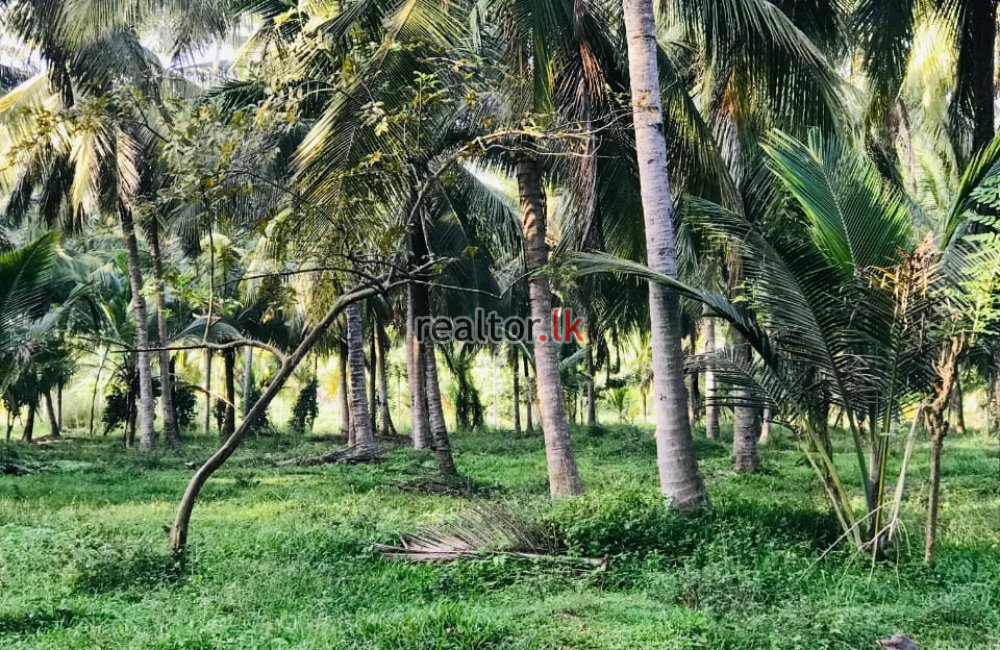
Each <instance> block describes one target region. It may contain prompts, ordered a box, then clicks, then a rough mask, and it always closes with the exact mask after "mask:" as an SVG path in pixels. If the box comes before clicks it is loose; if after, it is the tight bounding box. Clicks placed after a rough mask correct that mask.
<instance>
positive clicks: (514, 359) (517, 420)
mask: <svg viewBox="0 0 1000 650" xmlns="http://www.w3.org/2000/svg"><path fill="white" fill-rule="evenodd" d="M510 356H511V359H510V362H511V364H512V367H513V369H514V372H513V373H512V375H513V377H514V387H513V389H514V434H515V435H521V381H520V379H521V374H520V373H521V371H520V369H519V368H518V357H519V356H520V354H519V353H518V351H517V348H512V349H511V355H510Z"/></svg>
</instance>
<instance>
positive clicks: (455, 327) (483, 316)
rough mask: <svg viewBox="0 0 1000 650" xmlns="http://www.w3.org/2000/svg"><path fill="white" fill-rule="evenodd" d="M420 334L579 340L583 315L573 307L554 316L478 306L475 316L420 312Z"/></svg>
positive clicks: (438, 339) (469, 339) (440, 338)
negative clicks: (524, 315)
mask: <svg viewBox="0 0 1000 650" xmlns="http://www.w3.org/2000/svg"><path fill="white" fill-rule="evenodd" d="M415 324H416V334H417V339H418V340H420V341H432V342H434V343H449V342H451V341H459V342H463V343H478V344H490V343H496V344H501V343H516V342H518V341H536V340H538V341H557V342H560V343H562V342H566V341H570V340H575V341H576V342H577V343H582V342H583V334H581V332H580V329H581V328H582V327H583V319H582V318H579V317H574V316H573V310H571V309H555V310H553V311H552V320H551V321H550V322H545V321H544V319H541V318H522V317H520V316H509V317H507V318H504V317H502V316H500V314H497V313H496V312H492V311H491V312H487V311H486V310H484V309H482V308H477V309H476V311H475V312H474V313H473V315H472V316H458V317H457V318H446V317H443V316H420V317H418V318H417V319H416V323H415Z"/></svg>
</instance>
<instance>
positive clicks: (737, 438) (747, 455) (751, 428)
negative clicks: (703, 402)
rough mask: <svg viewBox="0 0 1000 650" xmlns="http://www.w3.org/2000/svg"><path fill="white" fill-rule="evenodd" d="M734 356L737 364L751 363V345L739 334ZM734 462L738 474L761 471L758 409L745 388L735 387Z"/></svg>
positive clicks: (734, 346) (736, 334) (735, 336)
mask: <svg viewBox="0 0 1000 650" xmlns="http://www.w3.org/2000/svg"><path fill="white" fill-rule="evenodd" d="M733 356H734V358H735V360H736V362H737V363H743V364H745V363H749V361H750V345H749V344H748V343H747V341H746V339H744V338H743V337H742V336H741V335H740V334H739V333H738V332H733ZM733 399H734V401H735V405H734V407H733V461H734V464H735V466H736V471H737V472H738V473H746V472H756V471H757V470H759V469H760V460H759V458H758V457H757V438H758V436H759V431H760V429H759V422H760V419H759V418H758V416H757V409H756V408H754V407H753V406H749V405H748V404H747V402H748V401H749V400H750V395H749V393H748V392H747V390H746V389H745V388H741V387H739V386H734V387H733Z"/></svg>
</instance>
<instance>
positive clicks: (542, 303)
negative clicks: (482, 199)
mask: <svg viewBox="0 0 1000 650" xmlns="http://www.w3.org/2000/svg"><path fill="white" fill-rule="evenodd" d="M516 162H517V187H518V193H519V194H520V202H521V226H522V228H523V230H524V262H525V270H526V272H527V273H528V296H529V303H530V306H531V318H532V321H533V322H534V323H535V331H534V332H533V333H532V336H533V337H534V345H535V377H536V378H537V386H538V401H539V410H540V415H541V417H542V434H543V436H544V438H545V456H546V460H547V462H548V473H549V492H550V493H551V494H552V496H555V497H562V496H570V495H574V494H580V493H582V492H583V485H582V484H581V483H580V474H579V471H578V470H577V468H576V458H575V457H574V456H573V445H572V443H571V442H570V438H569V425H568V424H567V422H566V405H565V403H564V401H563V389H562V380H561V378H560V376H559V360H558V359H557V358H556V348H555V343H554V342H553V341H552V340H551V339H550V336H551V335H552V332H551V331H550V330H547V329H546V328H549V327H550V325H549V324H550V323H551V322H552V290H551V289H550V287H549V279H548V278H547V277H546V276H545V275H544V274H543V273H541V272H540V271H541V269H542V268H543V267H545V265H546V264H548V261H549V251H548V248H547V247H546V244H545V235H546V218H547V215H546V213H545V210H546V205H545V193H544V190H543V189H542V171H541V168H540V167H539V164H538V159H537V158H536V157H535V155H534V154H533V153H532V152H530V151H528V150H526V149H522V150H521V151H519V152H518V154H517V161H516ZM543 331H547V332H549V333H548V334H544V333H542V332H543Z"/></svg>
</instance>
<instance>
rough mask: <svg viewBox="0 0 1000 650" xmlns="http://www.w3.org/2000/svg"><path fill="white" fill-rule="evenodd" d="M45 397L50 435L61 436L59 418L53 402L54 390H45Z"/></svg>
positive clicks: (52, 436) (53, 436)
mask: <svg viewBox="0 0 1000 650" xmlns="http://www.w3.org/2000/svg"><path fill="white" fill-rule="evenodd" d="M43 397H44V398H45V411H46V413H47V414H48V416H49V437H50V438H59V437H61V436H60V434H59V418H58V417H57V416H56V409H55V406H54V405H53V403H52V392H51V391H45V394H44V395H43Z"/></svg>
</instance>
